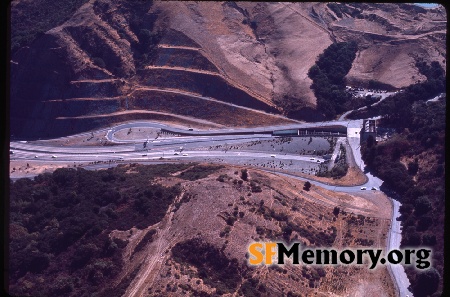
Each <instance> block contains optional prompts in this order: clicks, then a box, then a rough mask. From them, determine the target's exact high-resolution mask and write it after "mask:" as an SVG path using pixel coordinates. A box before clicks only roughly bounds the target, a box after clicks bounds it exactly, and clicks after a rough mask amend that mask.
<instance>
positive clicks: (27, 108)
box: [10, 0, 446, 137]
mask: <svg viewBox="0 0 450 297" xmlns="http://www.w3.org/2000/svg"><path fill="white" fill-rule="evenodd" d="M66 2H67V1H62V2H61V4H59V6H61V7H65V6H64V5H66V6H67V5H69V4H68V3H66ZM84 2H85V3H84ZM64 3H66V4H64ZM83 3H84V4H83ZM70 5H71V6H70V7H71V8H70V9H71V10H69V9H67V10H64V9H61V7H59V6H58V7H59V8H58V7H56V6H54V5H53V4H50V2H49V1H48V0H39V1H35V2H28V1H22V0H19V1H15V2H14V3H13V4H12V7H11V15H12V26H14V27H15V28H17V29H16V30H13V32H12V33H13V36H12V40H13V41H14V42H13V43H12V50H13V51H12V56H11V64H10V66H11V88H10V94H11V134H13V135H14V136H17V137H52V136H59V135H65V134H67V133H75V132H81V131H87V130H90V129H93V128H97V127H101V126H106V125H108V124H111V123H113V122H117V121H122V120H133V119H161V116H163V117H164V118H165V119H166V120H169V121H173V122H177V121H179V120H180V118H181V117H183V118H184V119H185V120H186V117H187V119H188V120H189V121H191V122H192V123H194V124H195V122H196V120H202V121H203V122H204V121H209V122H211V123H212V124H216V125H217V124H219V125H227V126H258V125H265V124H285V123H289V122H294V121H295V120H319V119H321V116H322V115H321V112H319V111H318V110H317V108H316V107H317V106H316V104H317V103H316V98H315V97H314V94H313V92H312V90H311V89H310V86H311V83H312V81H311V80H310V78H309V77H308V74H307V73H308V70H309V69H310V68H311V66H312V65H314V63H315V61H316V59H317V57H318V56H319V55H320V54H321V53H322V52H323V51H324V49H326V48H327V47H328V46H329V45H330V44H332V43H333V42H340V41H350V40H355V41H357V42H358V53H357V57H356V59H355V60H354V62H353V66H352V68H351V70H350V72H349V73H348V75H347V80H348V82H349V83H352V84H360V83H364V82H367V81H369V80H378V81H380V82H382V83H388V84H390V85H392V86H393V87H395V88H401V87H404V86H407V85H409V84H411V83H414V82H416V81H417V80H422V79H423V76H422V75H421V74H420V73H419V71H418V70H417V68H416V67H415V63H414V62H415V60H416V59H417V58H418V57H420V58H422V59H424V60H425V61H438V62H439V63H441V64H445V34H446V14H445V11H444V10H443V9H441V8H437V9H429V10H425V9H422V8H414V7H415V6H413V5H409V4H405V5H397V4H376V5H368V4H332V3H331V4H326V3H251V2H236V3H235V2H224V3H217V2H200V3H195V2H184V1H183V2H177V1H166V2H154V3H153V2H151V1H124V0H121V1H111V0H90V1H78V2H76V3H72V4H70ZM45 9H47V10H49V11H51V10H52V9H57V11H60V12H61V16H60V17H58V18H47V19H45V20H44V17H45V16H46V13H44V12H46V11H47V10H45ZM44 10H45V11H44ZM33 11H37V12H36V14H33ZM47 14H48V13H47ZM36 15H37V16H36ZM39 15H42V18H41V19H40V18H39ZM22 18H23V19H24V21H22V22H21V19H22ZM25 18H27V19H28V18H31V19H33V24H35V27H36V28H38V29H39V30H41V32H43V31H45V30H47V31H45V33H44V32H43V33H40V34H37V33H36V34H35V31H36V30H37V29H36V30H35V28H33V26H32V23H31V22H28V21H26V20H25ZM42 23H45V24H44V25H45V26H44V25H42ZM49 28H50V29H49ZM39 30H38V31H39ZM287 115H290V116H294V115H295V119H288V118H286V116H287Z"/></svg>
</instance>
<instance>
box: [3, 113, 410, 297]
mask: <svg viewBox="0 0 450 297" xmlns="http://www.w3.org/2000/svg"><path fill="white" fill-rule="evenodd" d="M336 125H340V126H344V127H346V128H347V139H348V143H349V145H350V147H351V149H352V153H353V156H354V160H355V162H356V164H357V165H359V167H360V169H361V170H364V167H365V165H364V162H363V161H362V158H361V152H360V150H359V142H360V137H359V136H360V135H359V130H360V127H361V125H362V120H354V121H348V120H347V121H345V120H338V121H329V122H322V123H301V124H290V125H283V126H268V127H261V128H240V129H228V128H226V129H215V130H202V131H201V130H196V131H192V130H186V129H181V128H174V127H170V126H167V125H164V124H160V123H153V122H131V123H126V124H121V125H117V126H115V127H112V128H111V129H109V130H107V129H102V130H101V131H104V132H105V133H106V137H107V139H108V140H110V141H112V142H116V143H118V144H117V145H114V146H107V147H55V146H45V145H36V144H33V143H27V142H20V141H14V142H11V143H10V147H11V150H12V151H13V154H12V155H10V157H11V160H14V159H17V160H33V161H41V162H45V163H48V162H49V161H52V162H68V161H70V162H72V161H73V162H96V161H100V162H108V161H114V162H121V161H124V162H125V161H127V162H128V161H131V160H133V161H148V160H154V161H159V160H161V158H162V157H163V158H164V160H186V159H188V160H193V161H201V160H205V158H213V157H217V158H221V159H223V160H224V161H225V160H226V163H236V160H240V159H245V158H247V159H249V158H253V159H262V160H270V159H271V158H275V159H280V160H295V161H299V162H305V164H307V163H308V162H310V163H314V165H317V160H319V161H320V162H323V161H324V160H323V159H322V158H317V157H315V158H314V160H311V158H310V157H305V156H299V155H291V154H283V155H280V154H278V153H276V155H273V154H274V153H273V152H253V151H210V150H192V149H195V148H198V147H199V146H200V147H206V146H215V145H217V144H222V145H223V144H234V143H242V142H248V141H249V140H262V139H271V138H273V136H272V135H271V132H273V131H275V130H282V129H294V128H314V127H315V128H323V127H325V126H336ZM137 127H139V128H143V127H148V128H154V129H165V130H167V131H172V132H173V133H188V134H192V136H184V137H173V138H160V139H157V140H148V139H142V140H132V141H130V140H120V139H117V138H116V137H115V136H114V133H115V132H117V131H119V130H122V129H129V128H137ZM230 133H233V134H234V133H247V135H230ZM248 133H254V134H253V135H248ZM211 134H214V135H211ZM217 134H220V135H217ZM195 135H196V136H195ZM144 141H148V144H147V149H148V150H136V146H135V144H134V143H136V142H137V143H140V142H142V143H143V142H144ZM131 142H133V144H132V143H131ZM277 174H281V175H289V174H287V173H280V172H277ZM365 174H366V176H367V182H366V183H365V184H363V185H360V186H333V185H327V184H324V183H321V182H318V181H314V180H310V181H311V183H313V184H315V185H318V186H321V187H323V188H326V189H329V190H332V191H341V192H359V191H362V187H366V189H367V190H370V189H372V187H375V188H377V189H379V187H380V186H381V184H382V183H383V181H382V180H380V179H379V178H377V177H375V176H373V175H371V174H370V173H365ZM289 176H290V177H293V178H297V179H300V180H305V179H306V178H303V177H297V176H294V175H289ZM392 202H393V212H392V223H391V228H390V232H389V236H388V242H387V246H386V250H392V249H399V247H400V242H401V226H400V222H399V221H397V220H396V218H397V217H398V216H399V215H400V214H399V207H400V203H399V202H398V201H395V200H392ZM388 270H389V272H390V274H391V277H392V279H393V281H394V282H395V284H396V288H397V291H398V294H399V296H400V297H405V296H412V294H411V292H409V291H408V289H407V288H408V286H409V280H408V278H407V277H406V274H405V271H404V267H403V266H402V265H388Z"/></svg>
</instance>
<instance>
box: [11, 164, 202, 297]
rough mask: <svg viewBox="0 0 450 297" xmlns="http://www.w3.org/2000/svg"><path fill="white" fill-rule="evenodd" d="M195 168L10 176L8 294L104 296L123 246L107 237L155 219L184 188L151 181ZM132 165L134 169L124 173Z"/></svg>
mask: <svg viewBox="0 0 450 297" xmlns="http://www.w3.org/2000/svg"><path fill="white" fill-rule="evenodd" d="M195 166H197V165H195V164H176V165H175V164H160V165H154V166H142V165H136V164H131V168H130V167H128V166H118V167H115V168H110V169H107V170H99V171H88V170H84V169H81V168H77V169H73V168H63V169H57V170H55V171H54V172H53V173H52V174H50V173H46V174H42V175H39V176H37V177H35V179H34V180H30V179H19V180H17V181H15V182H12V181H11V182H10V209H9V213H10V238H9V259H10V261H9V272H10V275H9V281H10V292H11V293H12V294H14V295H18V296H25V295H31V296H61V295H64V296H84V295H91V294H93V293H94V292H97V293H100V295H99V296H101V295H102V294H101V292H102V290H103V289H105V288H106V287H107V284H108V282H109V281H110V280H111V279H112V278H113V277H114V276H115V275H117V273H119V272H120V270H121V267H122V266H123V263H122V256H121V250H122V248H124V247H125V246H126V244H127V243H126V242H124V241H122V240H119V239H115V240H111V239H110V238H109V236H108V234H109V233H110V232H111V230H115V229H118V230H130V229H131V228H132V227H137V228H141V229H143V228H146V227H148V226H149V225H153V224H155V223H157V222H159V221H160V220H161V219H162V218H163V216H164V215H165V213H166V211H167V209H168V207H169V205H170V204H171V203H173V201H174V198H175V197H176V196H178V195H180V193H181V188H180V186H179V185H175V186H171V187H164V186H161V185H159V184H155V183H153V184H152V183H151V182H149V181H151V180H153V179H154V178H155V177H165V176H171V174H173V173H175V172H179V171H182V170H186V169H188V168H192V167H193V168H195ZM130 169H131V170H132V171H133V172H134V173H131V174H130V173H127V172H129V170H130ZM209 172H211V171H209ZM153 233H154V231H149V232H148V233H147V234H148V236H146V237H145V238H144V239H143V241H142V244H143V245H145V244H146V243H148V242H149V241H151V237H152V235H153ZM67 275H70V278H68V277H66V276H67ZM25 284H27V285H25Z"/></svg>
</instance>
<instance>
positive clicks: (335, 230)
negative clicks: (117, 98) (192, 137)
mask: <svg viewBox="0 0 450 297" xmlns="http://www.w3.org/2000/svg"><path fill="white" fill-rule="evenodd" d="M240 170H241V168H236V167H227V168H223V169H221V170H219V171H217V172H216V173H214V174H211V175H210V176H208V177H207V178H204V179H201V180H198V181H193V182H187V181H183V182H182V183H181V186H182V189H183V190H182V191H183V194H182V195H181V197H180V198H178V199H177V201H176V202H175V204H174V205H173V206H171V207H170V208H169V211H168V213H167V214H166V217H165V218H164V219H163V221H162V222H161V223H158V225H157V226H152V227H149V228H151V229H153V228H155V227H156V230H157V233H156V235H155V236H154V237H153V238H154V241H153V242H152V243H150V244H149V245H148V246H147V247H146V249H145V250H143V251H142V252H139V253H136V254H134V255H133V259H131V257H130V255H128V256H127V255H124V257H125V258H124V260H125V262H127V263H130V266H128V268H127V271H131V270H132V269H133V267H135V266H133V265H137V263H142V262H144V263H148V264H144V265H143V266H142V267H141V268H140V272H139V273H138V276H140V277H138V278H136V279H135V280H134V281H133V282H132V283H131V285H130V287H129V288H128V290H127V293H126V296H132V295H133V294H137V295H141V294H144V295H145V294H147V293H148V294H149V295H150V296H166V295H167V294H169V295H179V294H182V292H184V293H185V294H187V295H189V296H203V295H204V296H207V295H208V296H211V295H221V294H225V295H226V296H229V295H230V294H232V293H234V292H241V293H242V292H246V296H252V295H251V294H255V296H275V295H280V294H283V293H282V292H284V294H288V293H289V292H291V293H289V294H294V293H299V292H302V294H305V293H306V294H307V295H310V294H311V295H312V294H319V295H320V294H324V293H328V292H333V293H335V294H337V295H346V294H349V293H354V294H358V292H361V291H364V292H366V294H368V295H367V296H393V295H394V291H393V287H392V284H391V281H390V278H389V275H388V274H387V271H386V270H385V269H384V268H381V269H377V270H375V271H369V270H367V269H365V268H355V267H351V268H349V267H335V268H333V267H326V268H324V269H322V270H321V268H314V267H304V266H292V265H287V266H284V267H272V268H269V269H267V268H264V267H256V268H251V267H249V266H248V265H247V264H246V262H247V260H246V255H245V254H246V248H247V245H248V244H249V243H250V242H252V241H258V240H264V241H268V240H288V241H292V240H295V241H300V242H301V243H302V244H303V245H306V246H328V247H330V246H333V247H335V248H341V247H346V246H349V247H356V246H372V247H375V246H378V247H384V246H385V240H386V232H387V230H388V227H389V223H390V215H391V214H390V212H386V210H387V209H390V208H389V207H390V204H389V201H388V200H387V198H386V197H383V195H382V194H380V196H379V197H378V199H373V200H371V201H370V200H366V199H364V198H361V197H356V196H352V195H348V194H345V195H336V194H335V193H333V192H330V191H326V190H324V189H321V188H319V187H315V186H313V187H312V188H311V190H310V191H308V192H305V191H303V190H301V188H302V186H303V184H302V183H300V182H298V181H295V180H291V179H288V178H281V177H277V176H273V175H271V174H268V173H264V172H262V171H257V170H253V169H250V170H248V180H247V181H242V179H241V174H240V173H241V172H240ZM172 182H174V181H171V182H170V183H172ZM258 188H259V189H260V190H261V191H259V189H258ZM335 207H339V209H340V213H339V214H338V215H337V216H336V215H334V214H333V209H334V208H335ZM288 226H295V228H294V230H291V231H290V232H289V231H288V229H289V227H288ZM140 238H142V235H141V236H139V237H136V239H135V241H134V240H130V243H129V244H132V245H136V244H137V243H136V241H139V240H140ZM174 249H175V250H174ZM184 249H187V250H189V251H190V253H188V254H192V255H195V252H194V250H195V249H198V250H200V251H201V250H204V251H205V253H206V251H208V252H207V253H211V254H210V255H211V256H214V259H218V260H217V261H222V262H223V263H222V264H221V265H222V266H220V267H222V268H221V269H218V268H217V267H216V266H215V264H214V260H211V259H209V258H208V257H206V256H205V257H204V258H201V259H198V260H196V261H195V260H194V259H193V258H192V259H191V258H189V256H188V255H187V254H186V253H181V251H183V250H184ZM187 250H186V251H187ZM180 253H181V254H180ZM201 255H203V254H202V253H200V254H199V257H202V256H201ZM220 255H221V256H220ZM220 259H221V260H220ZM211 261H213V262H211ZM132 263H135V264H132ZM224 263H228V264H224ZM230 263H231V264H230ZM232 263H235V264H232ZM223 265H225V266H223ZM227 265H231V266H229V268H227V269H231V270H230V271H233V273H234V274H233V276H231V275H227V277H226V278H224V279H223V278H222V279H221V281H219V279H220V275H221V273H222V272H221V271H222V269H225V267H227ZM319 270H320V271H319ZM202 271H207V272H208V273H207V274H206V275H205V272H202ZM361 279H364V282H362V283H359V285H358V286H355V285H354V284H355V283H358V282H359V280H361ZM292 296H295V295H292Z"/></svg>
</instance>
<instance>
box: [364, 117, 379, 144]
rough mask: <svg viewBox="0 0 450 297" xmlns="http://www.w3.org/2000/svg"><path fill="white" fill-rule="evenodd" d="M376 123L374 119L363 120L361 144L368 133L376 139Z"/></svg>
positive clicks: (367, 136)
mask: <svg viewBox="0 0 450 297" xmlns="http://www.w3.org/2000/svg"><path fill="white" fill-rule="evenodd" d="M376 134H377V125H376V120H363V126H362V129H361V142H360V143H361V144H362V143H364V142H365V141H366V140H367V138H369V136H370V135H372V137H373V139H376Z"/></svg>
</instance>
